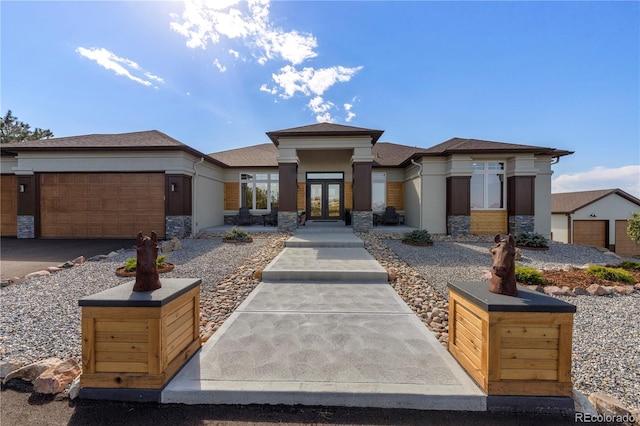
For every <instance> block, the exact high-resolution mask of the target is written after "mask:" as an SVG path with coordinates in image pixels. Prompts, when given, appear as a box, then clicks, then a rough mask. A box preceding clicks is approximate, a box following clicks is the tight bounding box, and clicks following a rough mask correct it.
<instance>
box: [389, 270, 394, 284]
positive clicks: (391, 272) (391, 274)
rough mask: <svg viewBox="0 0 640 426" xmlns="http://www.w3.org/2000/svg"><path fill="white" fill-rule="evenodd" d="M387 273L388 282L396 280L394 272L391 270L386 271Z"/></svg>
mask: <svg viewBox="0 0 640 426" xmlns="http://www.w3.org/2000/svg"><path fill="white" fill-rule="evenodd" d="M387 275H388V279H389V282H390V283H392V282H394V281H395V280H396V274H395V272H393V271H388V272H387Z"/></svg>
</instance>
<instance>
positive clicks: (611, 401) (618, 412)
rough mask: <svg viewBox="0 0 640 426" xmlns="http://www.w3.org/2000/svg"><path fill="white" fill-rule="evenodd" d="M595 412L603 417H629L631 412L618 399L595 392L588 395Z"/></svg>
mask: <svg viewBox="0 0 640 426" xmlns="http://www.w3.org/2000/svg"><path fill="white" fill-rule="evenodd" d="M589 402H591V403H592V404H593V405H594V406H595V408H596V410H598V412H599V413H600V414H602V415H603V416H628V417H630V416H631V412H630V411H629V409H628V408H627V407H625V406H624V404H622V402H620V401H619V400H618V399H616V398H614V397H612V396H610V395H606V394H604V393H600V392H595V393H592V394H591V395H589Z"/></svg>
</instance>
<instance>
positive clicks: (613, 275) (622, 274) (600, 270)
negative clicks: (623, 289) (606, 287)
mask: <svg viewBox="0 0 640 426" xmlns="http://www.w3.org/2000/svg"><path fill="white" fill-rule="evenodd" d="M587 274H589V275H593V276H594V277H597V278H600V279H603V280H607V281H615V282H622V283H634V282H635V278H633V275H631V274H630V273H629V272H627V271H625V270H624V269H622V268H610V267H607V266H600V265H591V266H589V267H588V268H587Z"/></svg>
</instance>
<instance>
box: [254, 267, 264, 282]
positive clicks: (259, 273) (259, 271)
mask: <svg viewBox="0 0 640 426" xmlns="http://www.w3.org/2000/svg"><path fill="white" fill-rule="evenodd" d="M253 278H254V279H256V280H258V281H262V269H256V270H255V271H254V272H253Z"/></svg>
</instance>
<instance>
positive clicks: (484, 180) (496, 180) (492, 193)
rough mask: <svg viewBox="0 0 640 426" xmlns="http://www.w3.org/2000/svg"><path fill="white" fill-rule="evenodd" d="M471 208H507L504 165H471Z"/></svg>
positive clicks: (496, 163)
mask: <svg viewBox="0 0 640 426" xmlns="http://www.w3.org/2000/svg"><path fill="white" fill-rule="evenodd" d="M471 169H472V170H473V174H472V175H471V208H472V209H503V208H504V206H505V202H504V194H505V179H504V163H500V162H473V163H472V164H471Z"/></svg>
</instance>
